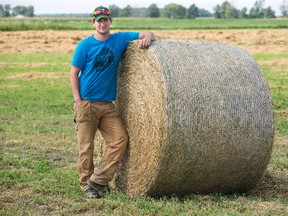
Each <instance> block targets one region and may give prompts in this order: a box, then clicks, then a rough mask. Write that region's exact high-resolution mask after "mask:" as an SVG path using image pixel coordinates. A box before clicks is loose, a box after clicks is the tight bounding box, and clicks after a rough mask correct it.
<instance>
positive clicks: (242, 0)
mask: <svg viewBox="0 0 288 216" xmlns="http://www.w3.org/2000/svg"><path fill="white" fill-rule="evenodd" d="M0 2H1V4H10V5H11V7H14V6H16V5H23V6H28V5H32V6H34V13H35V14H36V15H37V14H42V13H90V12H91V11H93V9H94V8H95V7H96V6H98V5H103V6H109V5H112V4H115V5H117V6H119V7H120V8H123V7H125V6H127V5H130V6H131V7H148V6H149V5H151V4H153V3H154V4H157V6H158V7H159V8H162V7H164V6H165V5H167V4H169V3H177V4H181V5H183V6H184V7H189V6H190V5H192V4H196V6H198V7H199V8H204V9H206V10H209V11H210V12H213V7H214V6H215V5H217V4H222V3H223V2H224V0H145V1H140V0H138V1H135V0H122V1H119V0H111V1H108V0H1V1H0ZM230 2H231V3H232V4H233V5H234V6H235V7H236V8H237V9H242V8H243V7H247V8H248V9H250V8H252V7H253V5H254V3H255V2H256V0H232V1H230ZM282 4H283V0H265V4H264V7H265V8H266V7H268V6H271V8H272V10H274V11H275V12H276V15H280V10H279V7H280V5H282Z"/></svg>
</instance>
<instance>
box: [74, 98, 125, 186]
mask: <svg viewBox="0 0 288 216" xmlns="http://www.w3.org/2000/svg"><path fill="white" fill-rule="evenodd" d="M75 122H76V130H77V138H78V144H79V167H78V171H79V181H80V187H81V189H82V190H83V191H84V190H86V189H87V188H88V185H87V180H89V179H90V180H92V181H94V182H96V183H97V184H100V185H107V184H108V182H109V181H111V180H112V179H113V177H114V175H115V173H116V171H117V168H118V166H119V163H120V161H121V160H122V158H123V156H124V153H125V150H126V146H127V142H128V136H127V132H126V130H125V128H124V126H123V124H122V121H121V120H120V118H119V117H118V116H117V114H116V111H115V105H114V104H113V103H111V102H91V101H82V102H81V103H80V104H78V105H77V106H76V107H75ZM97 129H99V131H100V133H101V134H102V136H103V138H104V140H105V141H106V150H105V152H104V155H103V156H102V159H101V161H100V164H99V166H98V168H97V169H95V172H94V163H93V151H94V138H95V134H96V131H97Z"/></svg>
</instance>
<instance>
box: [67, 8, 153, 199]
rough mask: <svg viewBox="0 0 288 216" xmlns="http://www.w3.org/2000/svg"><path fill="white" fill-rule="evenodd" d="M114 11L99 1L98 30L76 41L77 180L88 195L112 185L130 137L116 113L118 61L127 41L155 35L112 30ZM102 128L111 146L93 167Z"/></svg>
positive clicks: (145, 42)
mask: <svg viewBox="0 0 288 216" xmlns="http://www.w3.org/2000/svg"><path fill="white" fill-rule="evenodd" d="M111 23H112V17H111V15H110V11H109V9H108V8H106V7H103V6H99V7H97V8H96V9H95V10H94V12H93V14H92V24H93V26H94V27H95V30H96V31H95V34H94V35H91V36H89V37H87V38H85V39H83V40H82V41H80V42H79V44H78V45H77V47H76V50H75V53H74V57H73V59H72V67H71V70H70V84H71V89H72V93H73V97H74V102H75V103H74V110H75V122H76V129H77V137H78V143H79V181H80V187H81V189H82V191H83V193H84V196H85V197H87V198H99V197H101V194H102V193H103V191H105V190H106V189H108V182H109V181H111V180H112V179H113V177H114V174H115V172H116V170H117V168H118V165H119V163H120V161H121V159H122V158H123V155H124V152H125V150H126V145H127V142H128V136H127V133H126V130H125V128H124V126H123V124H122V122H121V120H120V119H119V117H118V116H117V115H116V113H115V106H114V104H113V103H112V101H114V100H115V99H116V84H117V71H118V65H119V62H120V60H121V57H122V54H123V53H124V52H125V50H126V48H127V47H128V45H129V43H130V42H131V41H133V40H136V39H140V40H139V48H141V49H145V48H148V47H149V46H150V45H151V42H152V41H153V40H154V39H155V38H154V34H153V33H152V32H119V33H115V34H110V25H111ZM97 129H99V131H100V132H101V134H102V136H103V138H104V139H105V141H106V144H107V148H106V151H105V153H104V155H103V157H102V159H101V161H100V164H99V167H98V168H97V169H96V170H95V172H94V164H93V151H94V138H95V133H96V131H97Z"/></svg>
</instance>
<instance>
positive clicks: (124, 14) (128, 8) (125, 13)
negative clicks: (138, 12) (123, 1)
mask: <svg viewBox="0 0 288 216" xmlns="http://www.w3.org/2000/svg"><path fill="white" fill-rule="evenodd" d="M131 11H132V7H131V6H130V5H127V6H126V7H125V8H123V9H122V10H120V12H119V16H120V17H129V16H131Z"/></svg>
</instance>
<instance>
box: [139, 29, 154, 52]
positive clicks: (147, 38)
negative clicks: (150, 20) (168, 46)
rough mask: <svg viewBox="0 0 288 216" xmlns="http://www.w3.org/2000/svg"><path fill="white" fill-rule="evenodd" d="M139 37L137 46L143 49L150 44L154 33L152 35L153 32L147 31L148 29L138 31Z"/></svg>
mask: <svg viewBox="0 0 288 216" xmlns="http://www.w3.org/2000/svg"><path fill="white" fill-rule="evenodd" d="M139 39H140V40H141V41H140V45H139V48H140V49H145V48H148V47H149V46H150V45H151V43H152V41H153V40H155V35H154V33H153V32H149V31H147V32H140V34H139Z"/></svg>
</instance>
